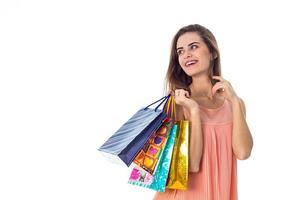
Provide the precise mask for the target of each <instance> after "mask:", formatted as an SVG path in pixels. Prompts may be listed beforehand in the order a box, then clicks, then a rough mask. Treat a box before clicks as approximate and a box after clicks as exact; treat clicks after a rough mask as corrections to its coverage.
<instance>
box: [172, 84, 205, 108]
mask: <svg viewBox="0 0 300 200" xmlns="http://www.w3.org/2000/svg"><path fill="white" fill-rule="evenodd" d="M171 94H172V95H173V96H174V100H175V102H176V104H178V105H180V106H183V107H185V108H186V109H187V110H189V111H190V112H191V111H193V110H196V109H198V108H199V105H198V103H197V102H196V101H195V100H193V99H192V98H190V95H189V92H188V91H186V90H184V89H176V90H175V92H173V91H172V92H171Z"/></svg>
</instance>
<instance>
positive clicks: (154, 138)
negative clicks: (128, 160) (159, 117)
mask: <svg viewBox="0 0 300 200" xmlns="http://www.w3.org/2000/svg"><path fill="white" fill-rule="evenodd" d="M172 126H173V121H172V120H171V119H170V118H168V117H167V118H166V119H165V120H164V122H163V124H162V125H161V126H160V127H159V128H158V129H157V130H156V131H155V133H154V134H152V135H151V137H150V138H149V139H148V141H147V142H146V144H145V145H144V146H143V148H142V149H141V150H140V151H139V153H138V154H137V156H136V157H135V158H134V160H133V163H134V164H135V166H137V167H138V168H140V170H144V171H145V172H148V173H150V174H153V173H154V172H155V170H156V168H157V163H158V162H159V161H160V159H161V155H162V152H163V150H164V147H165V145H166V142H167V139H168V135H169V130H170V129H171V127H172Z"/></svg>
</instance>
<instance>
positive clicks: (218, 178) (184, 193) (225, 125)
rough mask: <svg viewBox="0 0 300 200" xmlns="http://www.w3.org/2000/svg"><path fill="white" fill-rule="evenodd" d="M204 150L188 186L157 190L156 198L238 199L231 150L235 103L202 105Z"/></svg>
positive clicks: (160, 199) (180, 199)
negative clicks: (216, 106)
mask: <svg viewBox="0 0 300 200" xmlns="http://www.w3.org/2000/svg"><path fill="white" fill-rule="evenodd" d="M200 112H201V124H202V133H203V139H204V141H203V154H202V159H201V162H200V168H199V172H197V173H189V185H188V190H170V189H167V190H166V191H165V192H157V193H156V194H155V196H154V200H167V199H178V200H237V159H236V157H235V155H234V153H233V150H232V145H231V144H232V142H231V138H232V125H233V123H232V107H231V103H230V101H228V100H226V99H225V101H224V103H223V105H222V106H220V107H218V108H206V107H201V108H200Z"/></svg>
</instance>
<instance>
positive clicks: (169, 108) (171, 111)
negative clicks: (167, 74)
mask: <svg viewBox="0 0 300 200" xmlns="http://www.w3.org/2000/svg"><path fill="white" fill-rule="evenodd" d="M164 113H166V114H167V115H168V117H170V118H172V119H176V102H175V99H174V97H173V96H171V97H170V98H169V99H168V101H167V102H166V104H165V106H164Z"/></svg>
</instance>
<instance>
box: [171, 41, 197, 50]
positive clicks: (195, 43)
mask: <svg viewBox="0 0 300 200" xmlns="http://www.w3.org/2000/svg"><path fill="white" fill-rule="evenodd" d="M196 43H197V44H200V43H199V42H192V43H190V44H188V46H191V45H193V44H196ZM178 49H183V47H178V48H177V49H176V50H178Z"/></svg>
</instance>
